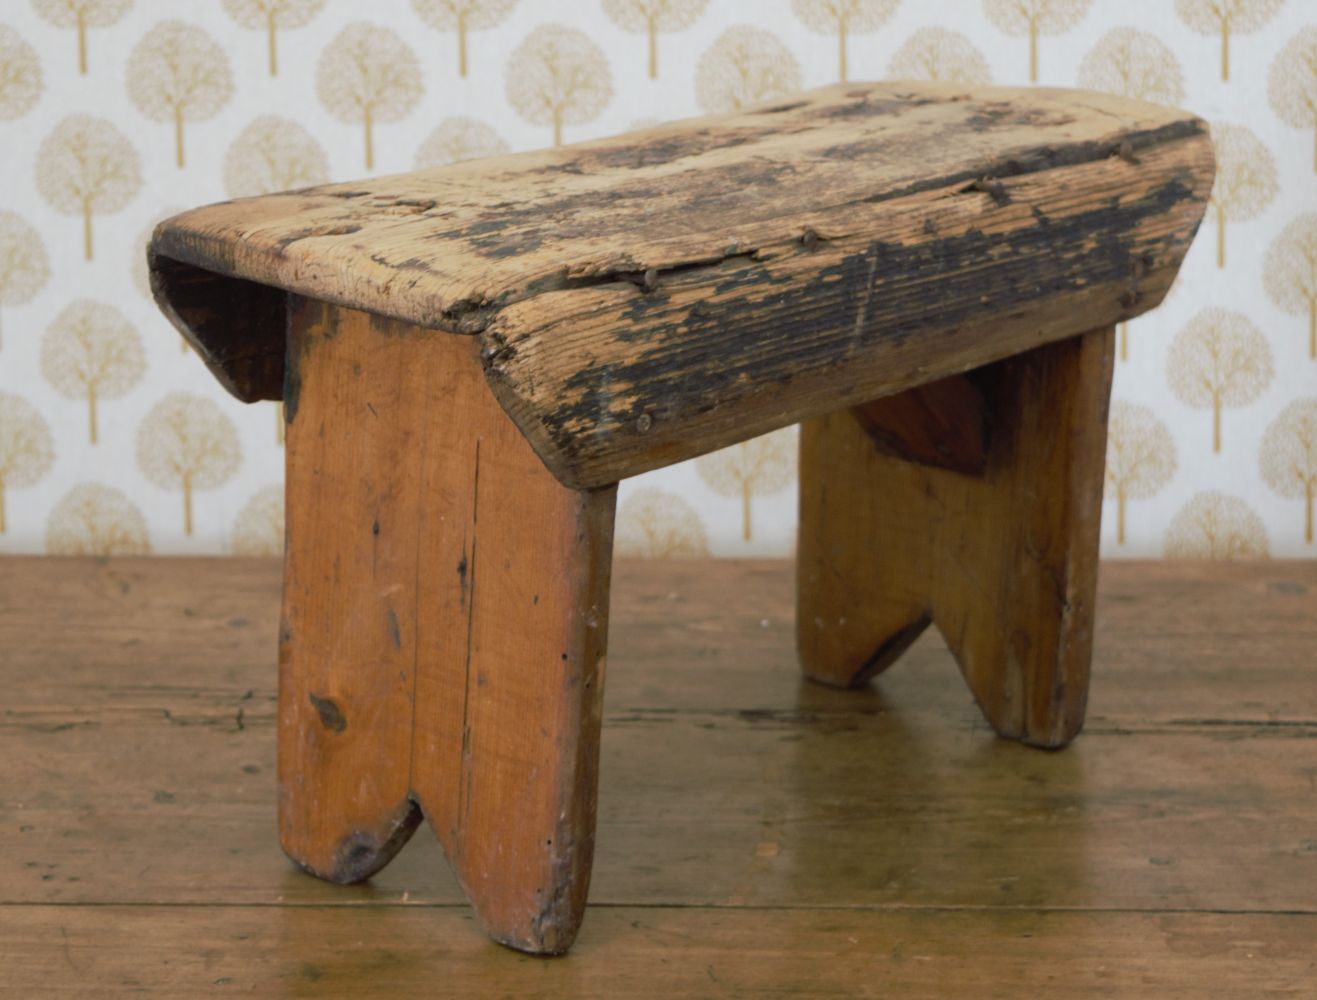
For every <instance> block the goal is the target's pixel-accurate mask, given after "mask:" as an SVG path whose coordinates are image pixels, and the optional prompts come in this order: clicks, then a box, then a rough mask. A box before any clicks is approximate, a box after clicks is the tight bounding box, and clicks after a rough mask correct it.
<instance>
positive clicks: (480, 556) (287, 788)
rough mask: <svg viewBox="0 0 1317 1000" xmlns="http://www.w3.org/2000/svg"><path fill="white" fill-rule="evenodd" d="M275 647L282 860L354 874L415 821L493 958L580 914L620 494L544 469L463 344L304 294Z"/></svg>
mask: <svg viewBox="0 0 1317 1000" xmlns="http://www.w3.org/2000/svg"><path fill="white" fill-rule="evenodd" d="M288 374H289V381H290V383H292V382H295V383H296V386H297V388H296V390H295V392H294V393H293V394H292V397H291V398H292V401H291V402H290V403H289V406H288V434H287V445H286V447H287V453H288V454H287V461H288V503H287V506H288V554H287V567H286V573H287V578H286V583H285V588H284V612H283V622H282V625H281V634H280V690H279V745H280V757H279V788H280V834H281V838H282V842H283V846H284V850H285V851H286V852H287V853H288V854H289V856H290V857H292V858H293V859H294V860H296V861H297V862H298V863H299V864H301V865H303V866H304V867H305V868H306V869H307V870H308V871H311V872H313V873H314V874H316V875H319V876H320V877H322V878H326V879H329V880H330V881H334V882H356V881H360V880H362V879H366V878H369V877H370V876H371V875H373V874H374V873H375V872H377V871H378V870H379V869H380V868H382V867H383V866H384V865H385V864H387V863H388V861H389V860H390V859H391V858H392V857H393V855H394V854H395V853H396V852H397V850H398V849H399V848H401V846H402V845H403V844H404V843H405V842H406V840H407V838H408V837H410V835H411V833H412V831H413V830H414V828H415V827H416V824H417V823H418V822H419V821H420V818H421V816H422V814H424V815H425V816H426V817H427V818H428V819H429V820H430V822H431V823H432V824H433V825H434V827H435V829H436V831H437V833H438V835H439V838H440V840H441V841H442V843H443V845H444V848H445V850H446V852H447V855H448V858H449V860H450V862H451V863H452V865H453V867H454V870H455V871H456V873H457V876H458V879H459V881H460V882H461V884H462V885H463V887H464V889H465V891H466V893H467V895H468V896H469V898H470V899H471V901H472V903H473V905H474V907H475V910H476V913H477V914H478V916H479V918H480V920H481V921H482V923H484V924H485V926H486V927H487V928H488V929H489V931H490V933H491V934H492V935H493V936H494V937H495V938H496V939H497V940H499V941H502V942H504V943H506V944H510V945H512V946H514V947H518V948H521V949H524V950H530V951H535V952H558V951H563V950H565V949H566V948H567V946H568V945H569V944H570V943H571V940H572V938H573V937H574V936H575V933H576V930H577V928H578V926H579V925H580V921H581V918H582V916H583V914H584V912H585V894H586V889H587V887H588V885H589V880H590V860H591V856H592V853H593V847H594V822H595V789H596V785H597V767H598V753H599V724H600V716H601V713H602V688H603V673H604V653H605V641H606V636H607V621H608V618H607V616H608V570H609V561H610V557H611V551H612V547H611V546H612V517H613V507H614V499H615V497H614V492H615V491H613V490H600V491H591V492H585V493H581V492H577V491H574V490H569V489H566V488H565V487H563V486H562V485H561V484H559V483H558V482H557V481H556V480H555V479H554V478H553V477H552V476H550V475H549V474H548V472H547V471H546V470H545V469H544V467H543V465H542V464H541V463H540V461H539V459H538V458H536V457H535V455H534V453H533V452H532V451H531V450H530V448H529V447H528V446H527V444H526V442H525V440H524V439H523V438H522V436H521V434H520V432H519V431H518V430H517V429H516V427H514V426H513V425H512V424H511V422H510V421H509V420H508V419H507V416H506V415H505V414H504V413H503V412H502V410H501V409H500V408H499V406H498V404H497V403H496V402H495V401H494V399H493V398H492V396H491V395H490V392H489V388H488V386H487V385H486V384H485V380H484V378H483V376H482V374H481V372H480V366H479V361H478V359H477V357H476V345H475V343H474V342H473V341H472V340H471V339H470V338H466V337H458V336H455V335H452V334H444V333H431V332H427V331H418V330H416V329H415V328H414V327H411V326H410V325H408V324H405V323H401V322H398V321H383V320H380V319H379V318H378V317H372V316H369V315H367V314H366V313H362V312H359V311H355V310H348V309H342V308H339V307H336V306H328V305H325V304H323V303H319V302H315V301H313V300H308V299H303V298H300V297H298V298H296V299H295V300H294V302H293V309H292V321H291V323H290V360H289V368H288Z"/></svg>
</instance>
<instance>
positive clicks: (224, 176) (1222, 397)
mask: <svg viewBox="0 0 1317 1000" xmlns="http://www.w3.org/2000/svg"><path fill="white" fill-rule="evenodd" d="M459 23H461V24H463V25H464V26H465V30H464V31H461V32H459V31H457V30H456V28H457V25H458V24H459ZM651 23H652V24H653V25H654V27H655V31H654V32H652V33H651V32H650V31H649V30H648V26H649V25H650V24H651ZM271 24H273V25H274V29H275V30H274V31H273V32H271V31H270V30H269V27H270V25H271ZM842 24H844V27H845V30H844V31H841V30H839V27H840V26H841V25H842ZM79 25H81V29H80V28H79ZM550 59H560V60H568V61H570V62H571V65H572V66H574V67H575V69H576V72H575V74H574V76H573V79H574V80H576V81H577V86H576V87H575V88H574V90H573V92H572V93H570V94H564V95H559V99H558V100H556V101H548V100H545V79H546V76H547V71H546V67H547V61H548V60H550ZM354 67H364V72H365V76H364V77H359V76H358V72H359V70H358V69H354ZM843 73H844V74H845V75H847V76H848V78H850V79H875V78H884V77H889V78H890V77H906V78H911V77H914V78H921V77H922V78H928V77H941V78H952V79H959V80H963V81H964V82H965V83H966V84H967V85H972V84H974V83H980V82H988V81H992V82H994V83H999V84H1021V85H1023V84H1028V83H1030V82H1031V80H1033V79H1034V78H1036V81H1037V82H1038V83H1040V84H1044V85H1054V86H1076V85H1079V86H1087V87H1092V88H1097V89H1106V90H1114V91H1123V92H1126V93H1130V94H1133V95H1135V96H1145V97H1147V98H1149V99H1152V100H1159V101H1164V102H1168V103H1175V104H1179V105H1182V106H1184V107H1187V108H1190V109H1192V110H1193V111H1195V112H1197V113H1198V114H1200V115H1202V116H1203V117H1204V118H1206V119H1208V120H1209V121H1210V122H1211V123H1212V126H1213V135H1214V141H1215V142H1216V144H1217V149H1218V158H1219V161H1220V177H1219V180H1218V184H1217V188H1216V191H1215V192H1214V196H1213V204H1212V206H1211V208H1210V209H1209V216H1208V220H1207V222H1205V224H1204V227H1203V230H1202V232H1201V234H1200V236H1199V239H1198V241H1197V243H1196V244H1195V245H1194V247H1193V249H1192V250H1191V252H1190V254H1189V257H1188V260H1187V261H1186V264H1185V267H1184V270H1183V272H1182V274H1181V277H1180V279H1179V280H1178V281H1177V283H1176V285H1175V287H1174V288H1173V290H1172V294H1171V296H1170V297H1169V298H1168V300H1167V302H1166V303H1165V305H1164V306H1163V307H1162V308H1161V309H1160V310H1158V311H1157V312H1155V313H1153V314H1151V315H1149V316H1146V317H1143V318H1141V319H1139V320H1136V321H1135V322H1133V323H1131V324H1129V326H1128V329H1127V330H1122V331H1121V348H1120V351H1121V354H1120V360H1119V362H1118V366H1117V372H1116V382H1115V390H1114V393H1113V397H1114V398H1113V413H1112V425H1111V448H1110V452H1109V456H1108V463H1109V470H1108V477H1107V480H1108V481H1107V489H1108V496H1107V504H1106V510H1105V513H1104V518H1103V548H1104V552H1105V554H1106V555H1108V556H1122V555H1161V554H1167V555H1190V556H1215V557H1228V556H1236V555H1252V554H1260V553H1269V554H1272V555H1280V556H1308V557H1312V556H1317V545H1315V544H1314V541H1313V525H1312V516H1313V515H1312V504H1313V494H1314V490H1315V489H1317V0H1287V2H1285V0H708V2H701V0H372V2H369V3H364V2H357V0H31V2H29V0H0V498H2V499H3V520H2V521H0V524H2V530H0V551H7V552H42V551H49V552H102V553H104V552H135V551H151V552H157V553H193V552H241V553H254V552H276V551H279V550H280V548H281V530H282V527H281V525H282V506H281V504H282V500H281V477H282V451H281V442H280V440H279V436H278V429H279V419H278V414H277V410H276V407H275V405H274V404H260V405H256V406H250V407H245V406H242V405H241V404H239V403H237V402H236V401H234V400H232V399H230V398H229V397H227V396H226V395H225V394H224V393H223V392H222V390H220V389H219V388H218V386H216V385H215V384H214V383H213V381H212V380H211V378H210V376H209V375H207V374H206V372H205V371H204V370H203V368H202V366H201V363H200V362H199V360H198V359H197V358H196V357H195V356H194V355H193V354H191V353H190V352H187V351H186V350H183V349H181V344H180V341H179V338H178V337H177V335H176V334H174V332H173V331H172V329H171V328H170V327H169V325H168V324H167V323H166V322H165V320H164V319H163V318H162V317H161V316H160V315H159V314H158V313H157V311H156V310H155V308H154V306H153V305H152V304H151V302H150V300H149V298H148V297H147V293H146V288H145V268H144V266H143V263H142V246H143V241H144V239H145V237H146V235H147V234H148V233H149V231H150V228H151V226H152V225H153V224H154V222H155V221H157V220H158V219H160V218H161V217H163V216H166V215H168V214H171V213H172V212H174V211H177V210H179V209H181V208H184V207H189V206H192V205H196V204H201V203H204V202H209V201H215V200H219V199H222V198H226V197H231V196H235V195H238V194H248V193H259V192H262V191H267V190H275V189H278V188H284V187H294V186H300V185H304V184H309V183H315V182H319V181H325V180H349V179H352V178H354V177H360V176H365V175H368V174H371V173H392V172H399V171H406V170H410V169H413V168H415V167H416V166H418V165H428V164H433V163H441V162H445V161H447V160H451V159H454V158H464V157H469V156H475V155H483V154H486V153H490V152H497V151H500V150H505V149H509V150H524V149H532V148H535V147H537V146H542V145H546V144H548V143H551V142H554V141H556V140H561V141H563V142H575V141H579V140H583V139H589V138H593V137H598V136H604V135H608V134H611V133H616V132H620V131H625V130H627V129H630V128H633V127H636V126H638V125H643V124H646V123H650V122H653V121H657V120H665V119H672V118H679V117H686V116H690V115H696V114H700V113H702V112H703V111H705V110H709V111H712V110H720V109H723V108H727V107H732V106H735V104H736V103H737V102H749V101H753V100H758V99H765V98H771V97H776V96H778V95H780V94H782V93H784V92H788V91H791V90H794V89H799V88H802V87H813V86H819V85H822V84H826V83H830V82H833V81H835V80H837V79H838V78H839V77H840V76H841V75H842V74H843ZM363 87H366V89H367V90H368V91H369V93H370V99H369V100H368V101H366V102H362V101H354V100H353V97H354V95H359V94H361V93H362V92H363V91H362V88H363ZM363 108H366V109H367V110H366V111H363ZM794 448H795V433H794V429H787V430H784V431H780V432H778V433H776V434H773V435H769V436H768V437H766V438H762V439H759V440H757V441H752V442H748V443H746V444H744V445H739V446H736V447H734V448H732V449H729V450H727V451H726V452H722V453H719V454H717V455H712V456H707V457H706V458H704V459H700V460H697V461H695V462H690V463H685V464H682V465H678V466H674V467H671V468H668V469H664V470H661V471H659V472H655V473H651V474H649V475H646V476H643V477H639V478H637V479H635V480H631V481H628V482H626V483H624V484H623V486H622V489H621V494H620V497H619V508H618V521H617V543H618V551H619V552H625V553H629V554H637V553H639V554H648V555H665V554H691V553H701V552H705V551H708V552H712V553H714V554H717V555H744V554H783V553H787V552H790V551H791V549H792V547H793V544H794V530H795V502H796V500H795V458H794Z"/></svg>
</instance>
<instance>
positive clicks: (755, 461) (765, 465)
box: [695, 427, 796, 542]
mask: <svg viewBox="0 0 1317 1000" xmlns="http://www.w3.org/2000/svg"><path fill="white" fill-rule="evenodd" d="M695 471H696V472H698V473H699V475H700V478H701V479H703V480H704V482H705V484H706V485H708V487H709V488H710V489H712V490H713V491H714V492H715V493H718V494H720V495H722V496H727V497H740V499H741V537H742V538H744V539H745V540H746V541H747V542H748V541H750V538H751V526H750V501H751V499H752V498H753V497H754V495H755V494H756V493H758V494H760V495H763V494H765V493H776V492H777V491H778V490H781V489H785V488H786V487H787V486H788V485H790V483H791V479H792V476H793V475H795V471H796V435H795V428H793V427H785V428H783V429H782V430H780V431H774V432H773V433H771V434H765V435H764V436H763V437H757V438H752V439H751V440H749V441H743V442H741V443H740V444H734V445H732V446H731V447H730V448H724V449H723V450H722V451H715V452H712V453H711V454H708V455H704V456H702V457H700V458H698V459H696V460H695Z"/></svg>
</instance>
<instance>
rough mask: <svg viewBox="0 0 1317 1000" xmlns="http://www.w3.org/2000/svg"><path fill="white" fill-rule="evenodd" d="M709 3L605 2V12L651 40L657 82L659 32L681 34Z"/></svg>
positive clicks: (679, 0) (685, 0)
mask: <svg viewBox="0 0 1317 1000" xmlns="http://www.w3.org/2000/svg"><path fill="white" fill-rule="evenodd" d="M708 5H709V0H604V13H605V14H607V15H608V16H609V18H610V19H611V20H612V21H613V23H614V24H616V25H617V26H618V27H619V28H621V29H622V30H623V31H630V32H633V33H635V34H642V35H647V36H648V37H649V78H650V79H651V80H656V79H658V35H659V32H660V31H682V30H683V29H685V28H689V27H690V26H691V25H692V24H694V23H695V22H696V21H698V20H699V19H700V16H701V15H702V14H703V13H704V8H705V7H707V6H708Z"/></svg>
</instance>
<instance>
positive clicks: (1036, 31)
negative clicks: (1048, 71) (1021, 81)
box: [983, 0, 1092, 83]
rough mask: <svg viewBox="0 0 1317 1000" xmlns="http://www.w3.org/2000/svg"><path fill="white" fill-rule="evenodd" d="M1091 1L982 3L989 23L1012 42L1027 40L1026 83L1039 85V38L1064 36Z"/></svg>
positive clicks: (1000, 0) (991, 0)
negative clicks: (1027, 80)
mask: <svg viewBox="0 0 1317 1000" xmlns="http://www.w3.org/2000/svg"><path fill="white" fill-rule="evenodd" d="M1091 2H1092V0H983V12H984V13H985V14H987V15H988V20H989V21H991V22H992V23H993V24H995V25H996V26H997V27H998V28H999V29H1001V30H1002V31H1004V32H1005V33H1006V34H1008V35H1010V36H1011V37H1013V38H1018V37H1019V36H1021V35H1028V36H1029V82H1030V83H1037V82H1038V36H1039V35H1063V34H1065V33H1066V32H1067V31H1069V30H1070V29H1071V28H1073V27H1074V26H1075V25H1076V24H1078V23H1079V22H1080V21H1082V20H1083V19H1084V15H1085V14H1087V13H1088V8H1089V4H1090V3H1091Z"/></svg>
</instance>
